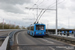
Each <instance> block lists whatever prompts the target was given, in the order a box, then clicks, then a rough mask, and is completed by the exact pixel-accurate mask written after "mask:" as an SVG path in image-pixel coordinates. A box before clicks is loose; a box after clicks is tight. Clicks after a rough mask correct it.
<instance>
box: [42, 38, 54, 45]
mask: <svg viewBox="0 0 75 50" xmlns="http://www.w3.org/2000/svg"><path fill="white" fill-rule="evenodd" d="M41 40H43V41H45V42H48V43H51V44H54V42H51V41H48V40H46V39H41Z"/></svg>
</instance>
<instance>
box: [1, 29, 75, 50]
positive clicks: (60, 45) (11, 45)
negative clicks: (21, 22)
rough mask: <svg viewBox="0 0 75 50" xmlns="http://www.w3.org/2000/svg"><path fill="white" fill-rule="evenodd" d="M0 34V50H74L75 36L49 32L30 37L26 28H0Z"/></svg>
mask: <svg viewBox="0 0 75 50" xmlns="http://www.w3.org/2000/svg"><path fill="white" fill-rule="evenodd" d="M0 34H1V36H0V37H1V38H0V39H1V40H2V41H3V42H2V44H1V46H0V50H75V37H73V38H71V37H64V36H59V35H55V34H49V33H48V34H47V35H46V36H44V37H32V36H30V35H28V34H27V30H26V29H25V30H20V29H18V30H17V29H15V30H13V29H9V30H1V31H0ZM3 37H4V38H3ZM3 39H4V40H3ZM1 40H0V43H1Z"/></svg>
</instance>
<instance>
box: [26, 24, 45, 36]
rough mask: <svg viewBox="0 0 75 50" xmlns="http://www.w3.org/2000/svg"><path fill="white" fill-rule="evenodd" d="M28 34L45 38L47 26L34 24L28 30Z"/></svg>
mask: <svg viewBox="0 0 75 50" xmlns="http://www.w3.org/2000/svg"><path fill="white" fill-rule="evenodd" d="M27 29H28V31H27V33H28V34H29V35H31V36H45V35H46V26H45V24H38V23H37V24H33V25H30V26H29V27H28V28H27Z"/></svg>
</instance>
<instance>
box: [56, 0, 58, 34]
mask: <svg viewBox="0 0 75 50" xmlns="http://www.w3.org/2000/svg"><path fill="white" fill-rule="evenodd" d="M57 20H58V19H57V0H56V35H57V31H58V30H57V28H58V26H57Z"/></svg>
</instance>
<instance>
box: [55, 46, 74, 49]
mask: <svg viewBox="0 0 75 50" xmlns="http://www.w3.org/2000/svg"><path fill="white" fill-rule="evenodd" d="M56 48H64V49H74V47H71V46H57V47H56Z"/></svg>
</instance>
